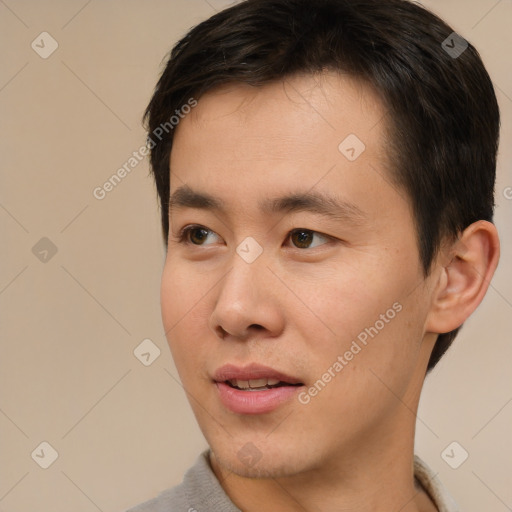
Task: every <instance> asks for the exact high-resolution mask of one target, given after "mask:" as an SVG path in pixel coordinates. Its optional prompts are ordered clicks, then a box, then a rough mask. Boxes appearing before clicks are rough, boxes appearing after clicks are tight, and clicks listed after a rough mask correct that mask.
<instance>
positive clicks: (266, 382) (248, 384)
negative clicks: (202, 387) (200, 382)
mask: <svg viewBox="0 0 512 512" xmlns="http://www.w3.org/2000/svg"><path fill="white" fill-rule="evenodd" d="M225 382H226V384H227V385H228V386H231V387H232V388H234V389H239V390H241V391H264V390H266V389H275V388H280V387H283V386H302V384H300V383H298V384H290V383H289V382H283V381H280V380H278V379H265V378H263V379H250V380H239V379H230V380H226V381H225Z"/></svg>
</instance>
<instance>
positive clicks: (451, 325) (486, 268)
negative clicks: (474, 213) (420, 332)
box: [426, 220, 500, 334]
mask: <svg viewBox="0 0 512 512" xmlns="http://www.w3.org/2000/svg"><path fill="white" fill-rule="evenodd" d="M447 255H448V258H446V256H447ZM499 256H500V242H499V237H498V232H497V230H496V227H495V226H494V224H492V223H491V222H487V221H485V220H479V221H477V222H474V223H473V224H471V225H470V226H468V227H467V228H466V229H465V230H464V231H463V233H462V235H461V236H460V238H459V240H458V241H457V242H455V243H454V244H453V245H451V247H449V248H448V251H444V255H443V256H441V257H440V258H443V259H444V260H445V261H444V263H438V266H440V268H439V267H438V269H435V270H434V271H433V274H435V275H437V276H438V278H437V283H436V287H435V290H434V293H433V296H432V305H431V309H430V312H429V314H428V317H427V322H426V331H427V332H433V333H438V334H442V333H446V332H450V331H453V330H454V329H456V328H457V327H460V326H461V325H462V324H463V323H464V322H465V321H466V319H467V318H468V317H469V316H470V315H471V313H473V311H474V310H475V309H476V308H477V306H478V305H479V304H480V302H482V299H483V298H484V296H485V294H486V292H487V289H488V288H489V284H490V282H491V279H492V276H493V275H494V271H495V270H496V267H497V265H498V260H499Z"/></svg>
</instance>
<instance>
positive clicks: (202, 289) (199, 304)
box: [160, 259, 211, 370]
mask: <svg viewBox="0 0 512 512" xmlns="http://www.w3.org/2000/svg"><path fill="white" fill-rule="evenodd" d="M210 288H211V284H210V285H209V284H208V282H207V281H206V278H205V277H204V276H201V274H200V273H198V272H193V273H192V272H190V271H187V269H186V267H184V266H180V265H177V264H175V263H174V262H173V261H172V260H171V259H168V260H167V261H166V263H165V266H164V270H163V273H162V282H161V288H160V304H161V311H162V321H163V326H164V330H165V334H166V337H167V341H168V343H169V347H170V349H171V353H172V355H173V358H174V361H175V363H176V366H177V368H178V370H181V368H182V367H184V365H186V364H187V361H188V360H189V359H190V354H191V348H192V347H193V349H194V353H197V351H198V350H199V349H200V347H199V346H198V343H197V342H198V340H200V339H201V336H200V331H202V332H203V337H204V329H205V321H206V320H205V314H204V311H205V308H206V307H207V304H206V301H207V300H208V294H207V293H206V292H207V290H209V289H210ZM187 354H188V358H187Z"/></svg>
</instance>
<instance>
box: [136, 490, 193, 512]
mask: <svg viewBox="0 0 512 512" xmlns="http://www.w3.org/2000/svg"><path fill="white" fill-rule="evenodd" d="M186 501H187V496H186V491H185V489H184V484H183V483H181V484H180V485H177V486H176V487H173V488H171V489H167V490H166V491H163V492H162V493H161V494H159V495H158V496H157V497H156V498H153V499H151V500H149V501H146V502H144V503H141V504H140V505H137V506H136V507H133V508H131V509H129V510H127V512H174V511H176V512H177V511H178V510H179V511H180V512H188V510H189V509H188V508H187V503H186ZM190 512H192V510H190Z"/></svg>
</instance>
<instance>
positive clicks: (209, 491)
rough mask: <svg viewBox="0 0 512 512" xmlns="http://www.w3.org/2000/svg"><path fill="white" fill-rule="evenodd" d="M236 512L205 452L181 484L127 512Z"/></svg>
mask: <svg viewBox="0 0 512 512" xmlns="http://www.w3.org/2000/svg"><path fill="white" fill-rule="evenodd" d="M211 510H216V511H218V512H240V510H239V509H238V508H237V507H235V505H234V504H233V503H232V502H231V500H230V499H229V497H228V496H227V495H226V493H225V492H224V489H223V488H222V486H221V485H220V483H219V481H218V480H217V477H216V476H215V474H214V472H213V470H212V468H211V465H210V462H209V450H206V451H205V452H203V453H202V454H201V455H200V456H199V457H198V458H197V460H196V462H195V464H194V465H193V466H192V467H191V468H190V469H189V470H188V471H187V473H186V474H185V477H184V479H183V482H182V483H181V484H179V485H177V486H176V487H173V488H171V489H167V490H166V491H164V492H162V493H161V494H160V495H158V496H157V497H156V498H153V499H152V500H149V501H146V502H145V503H141V504H140V505H137V506H136V507H134V508H131V509H130V510H128V511H127V512H207V511H211Z"/></svg>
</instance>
